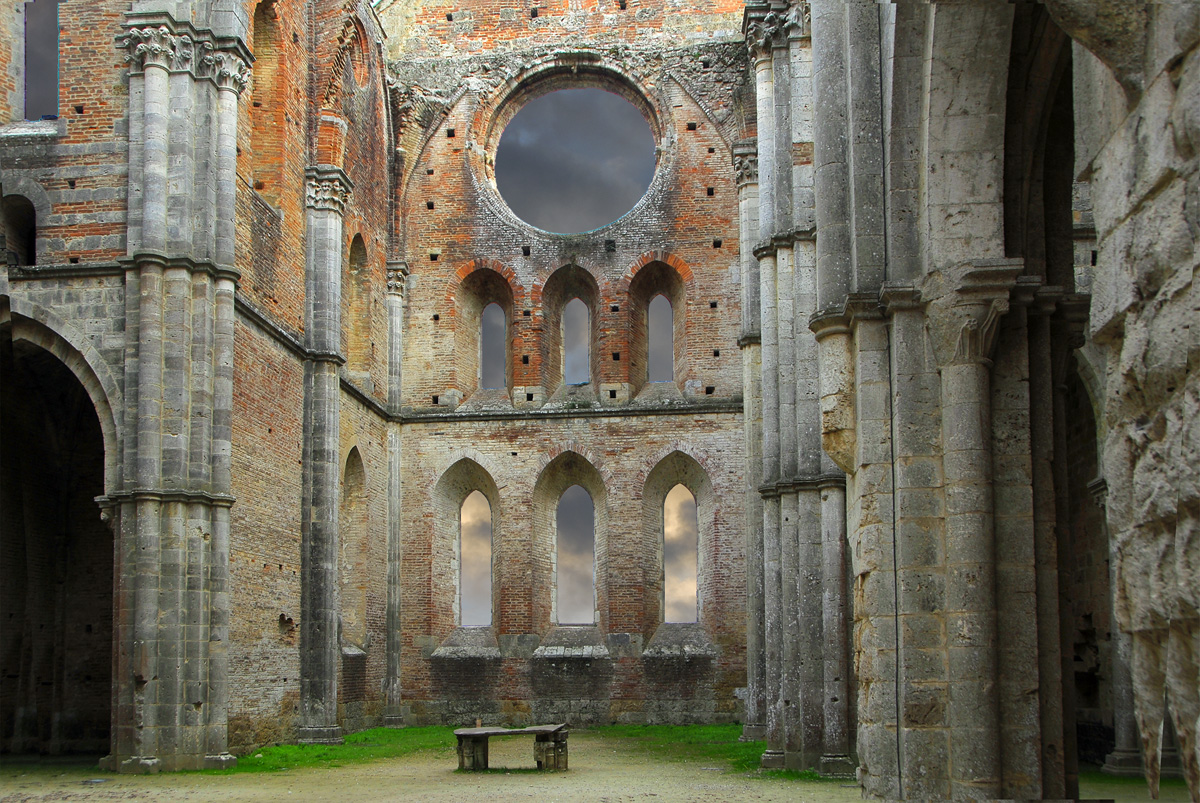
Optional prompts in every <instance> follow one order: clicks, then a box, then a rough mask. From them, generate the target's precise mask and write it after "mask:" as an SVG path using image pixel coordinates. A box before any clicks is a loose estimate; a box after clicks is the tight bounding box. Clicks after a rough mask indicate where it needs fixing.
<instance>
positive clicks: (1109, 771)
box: [1100, 748, 1142, 777]
mask: <svg viewBox="0 0 1200 803" xmlns="http://www.w3.org/2000/svg"><path fill="white" fill-rule="evenodd" d="M1100 771H1101V772H1103V773H1104V774H1105V775H1128V776H1139V777H1140V776H1141V774H1142V757H1141V755H1139V754H1138V751H1136V750H1129V749H1127V748H1126V749H1121V750H1114V751H1112V752H1111V753H1109V754H1108V755H1107V756H1105V757H1104V766H1103V767H1101V768H1100Z"/></svg>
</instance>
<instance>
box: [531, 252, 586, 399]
mask: <svg viewBox="0 0 1200 803" xmlns="http://www.w3.org/2000/svg"><path fill="white" fill-rule="evenodd" d="M576 298H578V299H579V300H580V301H582V302H583V304H584V306H586V307H587V311H588V324H589V332H588V344H587V349H588V354H589V360H588V366H589V372H590V384H591V386H592V388H593V389H595V388H597V387H599V381H600V379H599V371H600V360H599V359H598V358H597V353H596V349H597V347H598V345H599V343H600V310H599V304H600V287H599V285H598V284H597V282H596V279H595V277H594V276H592V274H591V273H589V272H588V271H587V270H585V269H584V268H582V267H580V266H579V265H576V264H569V265H564V266H562V267H561V268H559V269H558V270H556V271H554V272H553V273H552V274H550V276H549V278H547V279H546V282H545V284H543V285H542V287H541V299H542V303H541V316H542V343H541V346H542V371H543V376H542V385H543V386H544V387H545V388H546V395H547V396H549V397H551V398H553V396H554V395H555V393H557V392H559V391H560V390H561V389H563V388H564V385H565V384H566V380H565V375H564V371H565V367H566V364H565V357H566V347H567V344H566V343H565V341H564V337H563V313H564V311H565V310H566V307H567V304H569V303H570V302H571V301H572V300H573V299H576Z"/></svg>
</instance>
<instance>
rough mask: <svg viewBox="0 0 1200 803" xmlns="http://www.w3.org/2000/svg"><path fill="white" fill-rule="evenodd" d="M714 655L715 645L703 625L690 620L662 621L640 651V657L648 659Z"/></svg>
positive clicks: (686, 658)
mask: <svg viewBox="0 0 1200 803" xmlns="http://www.w3.org/2000/svg"><path fill="white" fill-rule="evenodd" d="M716 657H717V647H716V645H715V644H713V643H712V639H710V638H709V637H708V633H707V632H706V631H705V630H704V627H703V625H700V624H698V623H692V622H686V623H681V622H663V623H662V624H661V625H659V626H658V629H657V630H655V631H654V637H653V638H652V639H650V643H649V644H647V645H646V649H645V650H643V651H642V659H643V660H648V661H654V660H658V661H665V660H679V659H681V658H682V659H684V660H691V659H693V658H716Z"/></svg>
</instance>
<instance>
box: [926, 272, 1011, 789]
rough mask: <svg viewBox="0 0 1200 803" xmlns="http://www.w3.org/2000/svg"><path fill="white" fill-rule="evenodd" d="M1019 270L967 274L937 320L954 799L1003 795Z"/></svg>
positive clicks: (951, 765) (938, 312) (951, 777)
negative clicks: (995, 392) (1008, 411)
mask: <svg viewBox="0 0 1200 803" xmlns="http://www.w3.org/2000/svg"><path fill="white" fill-rule="evenodd" d="M1021 269H1022V265H1021V263H1020V262H1019V261H1013V260H998V261H996V262H995V263H982V264H978V265H974V266H970V267H968V268H967V269H966V270H965V271H964V272H963V275H962V276H961V277H959V280H958V282H957V284H958V290H957V291H956V292H954V293H952V294H951V296H950V297H949V298H948V299H946V301H948V302H949V308H948V309H947V308H945V307H942V308H941V309H939V310H938V311H937V314H935V315H931V317H932V318H934V320H935V326H940V327H943V328H942V331H941V332H940V333H939V335H938V336H936V337H935V339H936V340H938V341H940V342H939V343H938V345H940V346H941V348H942V349H943V351H942V355H943V358H942V359H939V363H940V364H941V371H942V382H941V384H942V394H941V395H942V466H943V476H944V480H945V499H946V502H945V505H946V507H945V515H946V559H945V566H946V620H945V627H946V633H947V639H948V642H947V654H948V660H949V667H950V677H949V683H948V695H947V705H948V709H947V715H948V718H949V720H950V756H949V758H950V796H951V797H989V798H992V797H998V796H999V795H1000V788H1001V787H1000V784H1001V771H1000V767H1001V763H1000V758H1001V757H1000V722H999V710H1000V709H999V697H998V689H997V683H998V677H997V647H998V645H997V628H996V565H995V540H994V529H993V528H994V522H993V513H994V511H993V498H992V460H991V416H990V409H991V386H990V366H991V360H990V356H991V350H992V346H993V345H994V343H995V338H996V334H997V331H998V329H999V322H1000V318H1001V317H1002V316H1003V315H1004V313H1006V312H1007V311H1008V290H1009V288H1011V287H1012V285H1013V282H1014V281H1015V278H1016V276H1017V274H1018V273H1020V271H1021ZM951 349H952V351H951ZM945 357H948V359H946V358H945Z"/></svg>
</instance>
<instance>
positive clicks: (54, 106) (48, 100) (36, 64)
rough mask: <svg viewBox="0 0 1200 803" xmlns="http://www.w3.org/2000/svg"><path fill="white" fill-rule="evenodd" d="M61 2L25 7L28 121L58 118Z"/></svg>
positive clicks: (53, 0) (45, 1) (47, 0)
mask: <svg viewBox="0 0 1200 803" xmlns="http://www.w3.org/2000/svg"><path fill="white" fill-rule="evenodd" d="M56 3H57V0H36V2H33V3H26V4H25V119H27V120H40V119H41V117H42V115H44V114H53V115H57V114H58V30H57V28H58V13H57V10H58V9H57V7H56Z"/></svg>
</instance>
